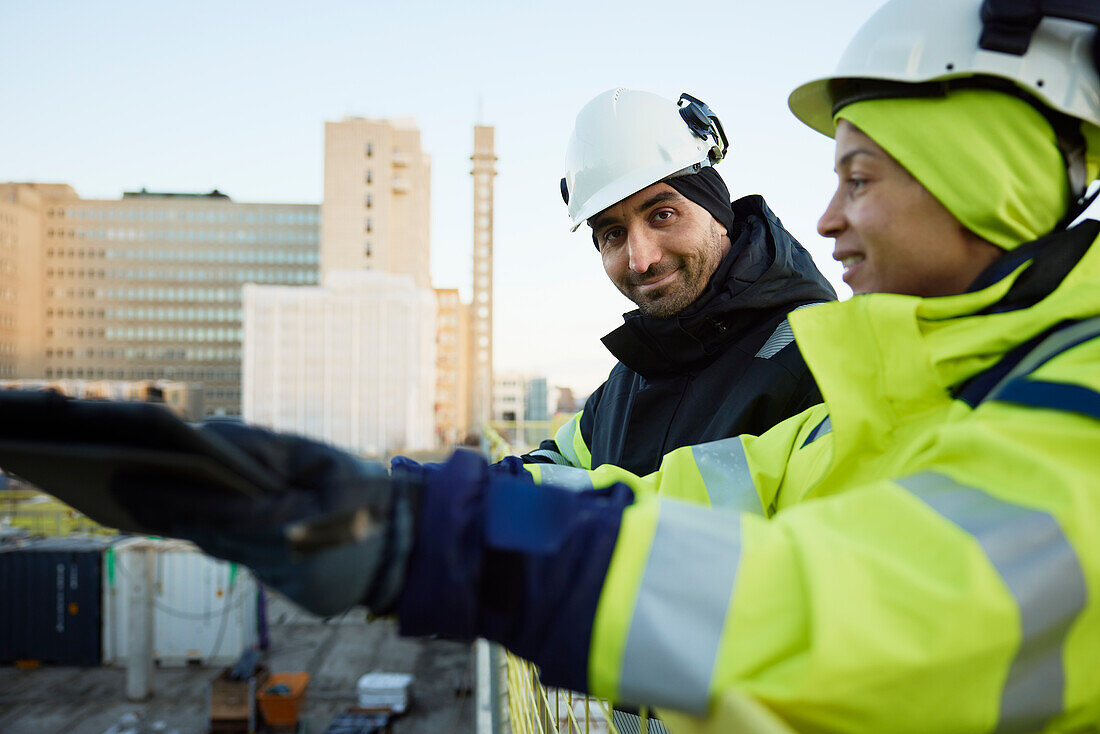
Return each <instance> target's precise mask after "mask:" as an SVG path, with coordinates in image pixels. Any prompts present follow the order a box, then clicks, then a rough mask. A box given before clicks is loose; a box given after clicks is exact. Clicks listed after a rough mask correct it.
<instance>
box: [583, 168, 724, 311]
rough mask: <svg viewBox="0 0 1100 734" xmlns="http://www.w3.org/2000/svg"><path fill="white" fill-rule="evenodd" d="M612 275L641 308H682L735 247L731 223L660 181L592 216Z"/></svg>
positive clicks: (647, 309)
mask: <svg viewBox="0 0 1100 734" xmlns="http://www.w3.org/2000/svg"><path fill="white" fill-rule="evenodd" d="M589 224H590V225H591V227H592V233H593V235H594V236H595V238H596V244H597V245H599V248H600V256H601V257H602V258H603V268H604V270H605V271H606V272H607V277H609V278H611V282H612V283H614V284H615V287H616V288H618V289H619V290H620V291H622V293H623V295H624V296H626V297H627V298H629V299H630V300H631V301H634V303H636V304H637V305H638V308H639V310H641V312H642V313H644V314H646V315H649V316H657V317H660V318H664V317H668V316H672V315H674V314H677V313H679V312H680V311H681V310H683V309H684V308H685V307H686V306H688V305H690V304H691V303H692V302H693V301H694V300H695V299H696V298H698V297H699V294H700V293H702V292H703V289H704V288H705V287H706V285H707V281H709V280H710V276H711V275H713V274H714V271H715V269H716V268H717V267H718V264H719V263H720V262H722V258H723V257H725V256H726V253H727V252H729V249H730V241H729V238H728V237H727V236H726V228H725V227H723V226H722V225H721V224H720V223H719V222H718V220H716V219H715V218H714V217H713V216H711V214H710V212H708V211H707V210H706V209H704V208H703V207H701V206H699V205H698V204H696V203H695V202H693V201H691V200H690V199H687V198H685V197H683V196H681V195H680V194H679V193H678V192H677V191H676V190H675V189H674V188H672V187H671V186H669V185H668V184H663V183H656V184H653V185H652V186H650V187H649V188H645V189H642V190H641V191H639V192H638V193H636V194H633V195H632V196H629V197H627V198H625V199H623V200H622V201H620V202H619V203H618V204H614V205H612V206H610V207H608V208H607V209H604V210H603V211H602V212H600V213H599V214H597V215H596V216H594V217H592V219H590V220H589Z"/></svg>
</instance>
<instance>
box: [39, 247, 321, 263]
mask: <svg viewBox="0 0 1100 734" xmlns="http://www.w3.org/2000/svg"><path fill="white" fill-rule="evenodd" d="M46 257H47V258H53V257H56V258H58V259H63V258H69V259H74V258H75V259H80V260H83V259H84V258H90V259H96V258H99V259H103V260H151V261H157V262H183V263H230V264H247V263H260V264H264V265H316V264H317V263H319V262H320V261H321V256H320V253H319V252H318V251H317V250H224V249H219V250H111V249H103V248H99V249H84V248H83V247H79V248H72V247H70V248H68V249H65V248H64V247H59V248H57V249H56V250H55V249H54V248H52V247H51V248H49V249H48V250H46Z"/></svg>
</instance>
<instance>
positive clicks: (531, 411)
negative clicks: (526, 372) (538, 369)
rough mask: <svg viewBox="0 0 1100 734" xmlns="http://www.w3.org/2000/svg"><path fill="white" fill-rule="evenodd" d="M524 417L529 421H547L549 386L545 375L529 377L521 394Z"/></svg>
mask: <svg viewBox="0 0 1100 734" xmlns="http://www.w3.org/2000/svg"><path fill="white" fill-rule="evenodd" d="M523 412H524V417H525V418H526V419H527V420H529V421H548V420H550V418H551V415H552V414H551V411H550V386H549V384H548V383H547V380H546V378H545V377H529V378H528V379H527V390H526V392H525V393H524V396H523Z"/></svg>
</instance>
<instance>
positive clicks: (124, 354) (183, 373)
mask: <svg viewBox="0 0 1100 734" xmlns="http://www.w3.org/2000/svg"><path fill="white" fill-rule="evenodd" d="M46 358H47V359H53V358H57V359H125V360H126V361H128V362H132V361H134V360H143V359H150V360H154V361H157V362H171V361H174V360H183V361H187V362H237V363H238V364H239V363H240V361H241V350H240V349H237V348H234V347H197V348H196V347H189V348H187V349H182V348H180V347H119V348H117V349H115V348H111V349H75V350H74V349H73V348H72V347H69V348H68V349H61V348H58V349H52V348H47V349H46ZM210 374H213V371H211V373H210ZM217 374H218V378H217V379H219V380H223V379H224V380H239V379H240V377H241V373H240V370H229V371H225V373H224V374H225V376H224V377H223V376H222V374H223V372H222V370H218V373H217ZM196 375H197V377H196ZM160 376H161V377H164V375H160ZM171 376H173V375H172V368H169V377H171ZM175 377H177V378H179V379H185V378H186V379H191V378H196V379H200V380H201V379H202V378H203V371H202V370H201V369H199V370H194V369H191V370H176V372H175ZM207 379H211V380H212V379H214V378H213V377H209V378H207Z"/></svg>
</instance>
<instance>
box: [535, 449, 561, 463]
mask: <svg viewBox="0 0 1100 734" xmlns="http://www.w3.org/2000/svg"><path fill="white" fill-rule="evenodd" d="M528 456H542V457H544V458H547V459H550V461H552V462H554V463H555V464H560V465H561V466H569V460H568V459H566V458H565V457H564V456H562V455H561V454H559V453H558V452H557V451H550V450H549V449H536V450H535V451H532V452H531V453H530V454H528Z"/></svg>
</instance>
